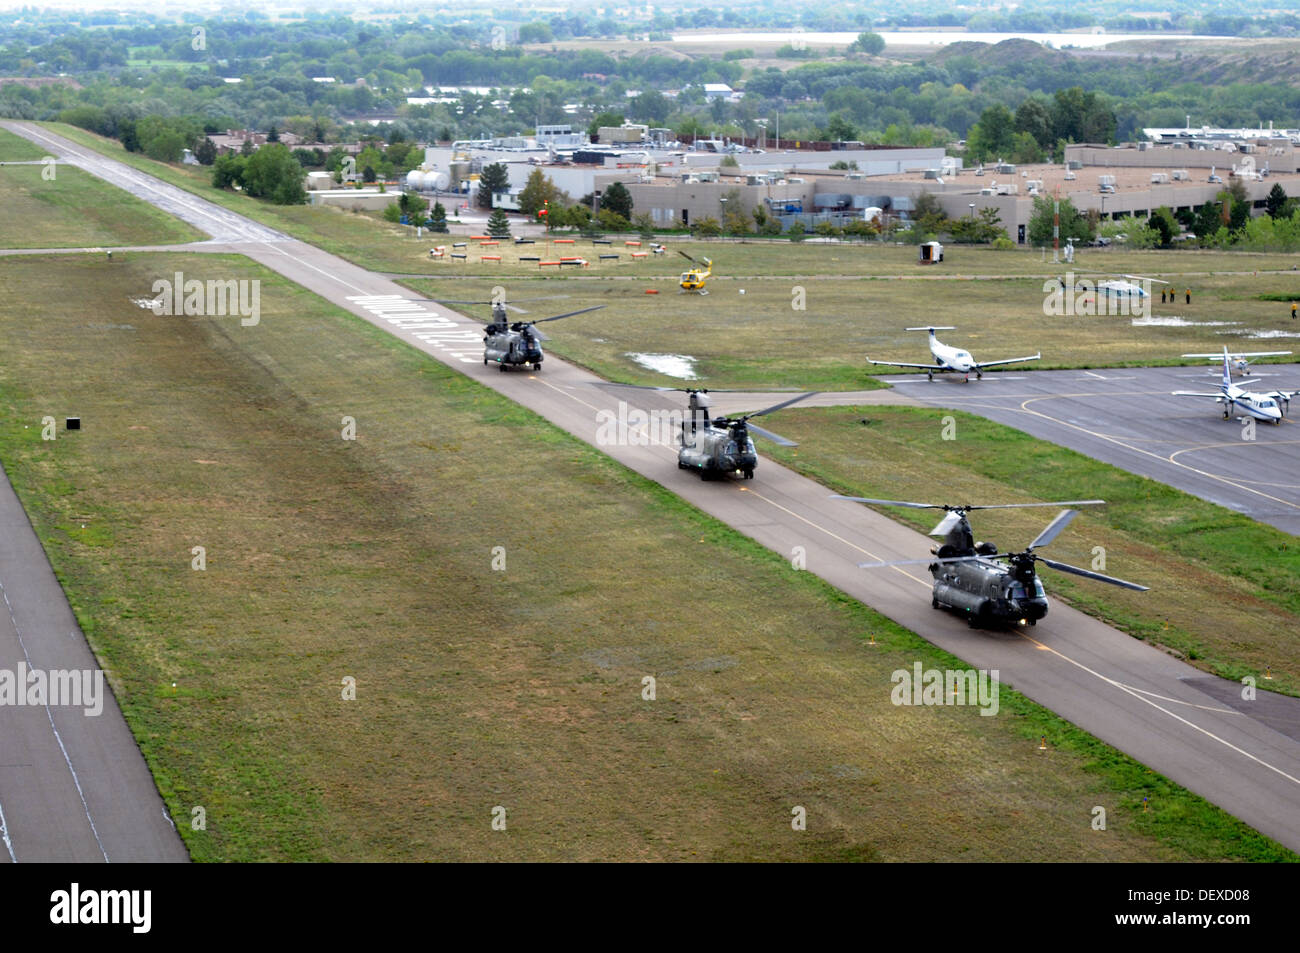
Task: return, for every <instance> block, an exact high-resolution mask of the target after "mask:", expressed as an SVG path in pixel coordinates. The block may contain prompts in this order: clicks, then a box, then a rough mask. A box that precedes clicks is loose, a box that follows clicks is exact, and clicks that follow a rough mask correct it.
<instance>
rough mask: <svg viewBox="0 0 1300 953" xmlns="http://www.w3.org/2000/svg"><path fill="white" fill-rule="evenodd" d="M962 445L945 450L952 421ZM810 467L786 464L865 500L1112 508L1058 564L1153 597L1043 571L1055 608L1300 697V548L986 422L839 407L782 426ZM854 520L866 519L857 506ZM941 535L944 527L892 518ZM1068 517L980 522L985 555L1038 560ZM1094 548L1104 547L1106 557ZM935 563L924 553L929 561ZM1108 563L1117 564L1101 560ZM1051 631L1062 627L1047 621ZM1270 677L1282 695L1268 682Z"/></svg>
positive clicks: (1096, 513) (805, 413)
mask: <svg viewBox="0 0 1300 953" xmlns="http://www.w3.org/2000/svg"><path fill="white" fill-rule="evenodd" d="M950 416H951V417H952V418H953V419H954V420H955V428H956V429H955V439H952V440H944V439H942V431H943V428H944V419H945V418H947V417H950ZM781 433H782V435H784V436H787V437H789V438H790V439H792V440H796V441H798V442H799V445H800V446H799V449H798V451H797V453H796V452H791V451H789V450H783V449H781V448H776V449H774V450H773V451H772V455H773V456H775V457H777V458H778V459H781V460H782V461H783V462H788V463H790V464H792V465H793V466H795V467H797V468H798V469H800V470H801V471H803V472H805V473H807V474H808V475H810V476H812V477H814V478H816V479H818V480H820V481H822V482H824V483H825V484H826V485H827V486H831V487H834V488H836V490H837V491H839V492H843V493H845V494H846V495H851V496H868V497H873V498H877V499H895V500H896V499H903V500H913V501H916V502H922V503H979V504H988V503H1019V502H1029V501H1039V500H1079V499H1104V500H1106V505H1105V506H1088V507H1079V509H1080V510H1081V515H1080V516H1078V517H1077V518H1076V519H1075V521H1074V522H1073V523H1072V524H1071V526H1070V528H1069V529H1068V530H1067V531H1066V532H1065V533H1064V534H1063V535H1062V536H1060V537H1058V539H1057V540H1056V541H1055V542H1054V543H1052V545H1051V547H1050V549H1047V550H1045V551H1044V554H1045V555H1048V556H1049V557H1050V558H1053V559H1059V560H1061V561H1063V562H1066V563H1070V564H1071V565H1075V566H1081V567H1083V568H1085V569H1088V568H1097V569H1098V570H1099V571H1101V572H1104V573H1106V574H1108V575H1112V576H1119V577H1121V578H1124V579H1128V580H1131V581H1133V582H1137V583H1140V584H1142V585H1145V586H1149V587H1150V588H1151V591H1150V592H1132V591H1129V590H1126V589H1121V588H1118V587H1115V586H1108V585H1105V584H1103V583H1096V582H1088V581H1085V580H1082V579H1079V578H1077V577H1074V576H1070V575H1067V574H1064V573H1060V572H1056V571H1054V570H1051V569H1044V570H1043V579H1044V584H1045V585H1046V586H1047V588H1048V593H1049V597H1050V596H1052V595H1057V596H1061V597H1063V598H1064V599H1066V600H1067V601H1069V602H1070V603H1072V604H1074V605H1075V606H1076V607H1078V608H1080V609H1082V610H1084V611H1085V612H1088V613H1090V614H1091V615H1094V616H1097V617H1098V618H1100V619H1102V620H1103V621H1105V622H1107V623H1109V624H1111V625H1115V626H1118V627H1119V628H1122V629H1123V630H1125V631H1127V632H1129V633H1131V634H1133V635H1135V636H1137V637H1138V638H1140V639H1143V640H1145V641H1148V642H1151V643H1153V644H1156V645H1158V646H1161V647H1163V648H1166V649H1169V650H1172V651H1173V652H1175V653H1176V654H1178V655H1181V656H1182V657H1184V658H1186V659H1187V660H1189V661H1191V662H1192V664H1195V665H1197V666H1198V667H1200V668H1203V669H1205V670H1207V671H1210V672H1214V673H1215V674H1217V675H1222V676H1223V677H1225V678H1230V679H1241V678H1242V677H1244V676H1247V675H1250V676H1254V677H1256V678H1257V679H1260V682H1259V684H1261V685H1264V686H1266V687H1267V688H1269V689H1272V690H1275V691H1282V692H1286V693H1289V694H1300V645H1298V644H1297V641H1296V633H1297V632H1300V545H1297V542H1296V539H1295V537H1293V536H1291V535H1289V534H1287V533H1284V532H1282V531H1281V530H1278V529H1274V528H1273V527H1271V526H1266V525H1264V524H1262V523H1257V522H1255V521H1254V520H1251V519H1250V518H1248V517H1246V516H1243V515H1241V514H1239V513H1234V512H1232V511H1231V510H1227V509H1225V508H1223V507H1220V506H1216V505H1214V504H1213V503H1208V502H1205V501H1203V500H1201V499H1198V498H1197V497H1194V496H1191V495H1189V494H1186V493H1183V492H1181V491H1179V490H1175V489H1173V488H1172V487H1169V486H1166V485H1164V484H1162V483H1158V482H1156V481H1155V480H1149V479H1146V478H1145V477H1140V476H1135V475H1133V474H1131V473H1128V472H1126V471H1123V470H1120V469H1118V468H1116V467H1112V466H1109V465H1107V464H1104V463H1101V462H1099V461H1097V460H1093V459H1092V458H1090V457H1086V456H1084V455H1083V454H1079V453H1075V452H1074V451H1071V450H1066V449H1064V448H1061V447H1056V446H1054V445H1052V444H1049V443H1046V442H1044V441H1041V440H1036V439H1034V438H1033V437H1030V436H1029V435H1027V434H1025V433H1022V432H1020V431H1018V430H1014V429H1012V428H1010V427H1006V426H1003V425H1001V424H996V423H993V422H992V421H989V420H985V419H984V418H982V417H976V416H972V415H970V414H963V413H959V412H956V411H950V410H941V409H937V408H936V409H923V410H922V409H913V408H902V407H857V408H854V407H841V408H831V409H817V410H800V409H799V408H797V407H795V408H790V409H788V410H784V411H782V412H781ZM844 505H845V506H852V505H855V504H851V503H845V504H844ZM879 509H880V511H881V512H882V513H885V514H887V515H888V516H890V517H892V518H894V519H896V520H898V521H900V522H902V523H906V524H907V525H909V526H911V527H913V528H914V529H917V530H919V531H921V532H929V531H930V529H931V528H932V527H934V525H935V524H936V523H937V522H938V521H939V516H940V515H942V514H941V513H939V511H927V510H907V509H903V508H901V507H888V506H885V507H879ZM1056 512H1057V511H1056V510H1053V509H1050V508H1042V509H1021V510H1016V509H1011V510H990V511H986V512H976V513H973V514H972V515H971V525H972V527H973V528H974V530H975V535H976V538H977V539H987V540H992V541H993V542H995V543H996V544H997V545H998V548H999V550H1000V551H1002V552H1009V551H1015V550H1019V549H1022V548H1024V546H1026V545H1027V544H1028V543H1029V542H1030V541H1032V540H1033V539H1034V537H1035V536H1037V535H1038V532H1039V531H1040V530H1041V529H1042V528H1043V527H1044V526H1046V525H1047V523H1048V522H1050V521H1051V519H1052V518H1053V517H1054V516H1055V515H1056ZM1095 547H1101V548H1102V550H1101V551H1099V550H1097V549H1095ZM925 555H926V553H925V552H918V553H917V554H916V556H917V558H922V557H924V556H925ZM1099 555H1104V560H1105V561H1104V564H1102V565H1096V566H1094V560H1095V559H1096V558H1097V557H1098V556H1099ZM1043 624H1044V625H1050V624H1051V617H1050V615H1049V617H1048V619H1047V621H1046V622H1045V623H1043ZM1267 669H1271V674H1272V677H1273V680H1272V681H1271V682H1266V681H1264V680H1263V676H1264V675H1265V673H1266V670H1267Z"/></svg>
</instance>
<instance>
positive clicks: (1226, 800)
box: [0, 122, 1300, 850]
mask: <svg viewBox="0 0 1300 953" xmlns="http://www.w3.org/2000/svg"><path fill="white" fill-rule="evenodd" d="M0 126H4V127H6V128H9V129H10V130H12V131H14V132H17V133H18V134H20V135H24V136H27V137H28V138H34V139H35V140H36V141H38V142H40V143H41V144H42V145H44V146H45V147H46V148H48V149H50V151H51V152H52V153H54V154H56V155H62V154H63V151H64V150H70V151H72V153H73V154H74V155H76V156H77V159H76V161H77V164H78V165H80V166H81V167H82V168H85V169H87V171H90V172H92V173H93V174H96V175H99V176H101V177H102V178H105V179H107V180H108V181H110V182H113V183H114V184H120V185H122V186H123V187H125V188H127V189H128V190H129V191H133V192H134V193H135V194H138V195H140V196H141V197H143V198H146V199H147V200H150V201H152V200H153V199H152V198H151V196H153V195H155V194H157V192H158V190H159V188H160V187H161V188H162V189H166V188H170V187H168V186H164V185H162V184H161V183H157V184H148V183H146V184H143V185H142V184H141V182H140V179H141V177H142V176H141V173H138V172H135V171H134V170H131V173H132V174H131V175H130V176H128V177H123V178H121V179H119V178H118V171H117V170H118V169H120V168H122V167H121V165H120V163H115V162H111V161H109V160H98V159H96V158H95V157H94V155H93V153H89V152H88V150H84V149H81V147H79V146H76V145H75V144H72V143H68V142H67V141H66V140H61V139H60V138H59V137H56V136H52V135H51V134H50V133H48V132H46V131H45V130H44V129H41V128H39V127H35V126H31V125H30V124H26V123H20V122H4V123H0ZM144 178H147V177H144ZM137 190H138V191H137ZM174 204H175V207H176V208H177V214H178V215H180V217H182V218H184V219H185V220H186V221H190V222H191V223H192V224H195V225H197V226H198V227H200V228H205V229H206V227H205V226H204V225H203V224H202V221H203V220H206V219H207V218H210V217H216V218H221V217H222V216H217V215H216V213H213V212H212V211H211V210H210V209H204V208H203V206H205V205H207V204H208V203H205V202H203V200H201V199H198V198H196V197H194V196H189V197H188V199H186V200H185V201H182V202H177V203H174ZM221 212H222V213H224V215H230V214H231V213H228V212H225V211H224V210H221ZM187 215H191V216H195V217H194V218H186V216H187ZM250 224H251V223H250ZM223 246H224V250H228V251H233V252H240V253H243V254H246V255H248V256H249V257H251V258H253V259H255V260H257V261H259V262H261V263H262V264H264V265H266V266H267V267H268V268H271V269H272V270H274V271H276V272H278V273H280V274H282V275H284V276H286V277H288V278H290V279H291V280H294V281H297V282H299V283H301V284H303V285H304V286H306V287H308V288H310V289H311V290H313V291H314V292H316V293H317V294H319V295H321V296H322V297H323V298H325V299H326V300H328V301H330V302H332V303H334V304H337V305H339V306H340V307H343V308H345V309H347V310H349V311H351V312H352V313H354V314H357V315H360V316H361V317H362V318H364V319H365V320H366V321H368V322H370V323H371V324H373V325H375V326H376V327H379V328H382V329H384V330H385V331H387V332H389V333H390V334H392V335H393V336H395V337H397V338H399V339H400V340H402V341H405V342H407V343H408V344H410V345H411V346H412V347H415V348H417V349H419V350H420V351H422V352H424V353H426V354H428V355H430V356H431V357H433V358H435V359H437V360H440V361H442V362H444V363H446V364H449V365H450V366H452V367H455V368H456V369H458V370H460V371H462V372H463V373H465V374H467V375H468V376H470V377H473V378H474V379H475V380H478V381H479V382H481V383H482V384H483V385H484V386H487V387H490V388H492V389H494V390H496V391H498V392H500V393H502V394H504V395H506V396H507V397H509V398H511V399H513V400H515V401H517V402H519V403H520V404H523V405H524V406H526V407H529V408H530V409H532V410H533V411H535V412H536V413H538V414H539V415H540V416H542V417H544V418H546V419H547V420H549V421H551V422H552V423H554V424H556V425H557V426H559V427H561V428H563V429H564V430H566V431H567V432H569V433H571V434H574V435H575V436H577V437H579V438H580V439H582V440H585V441H587V442H589V443H591V444H593V445H595V446H598V447H599V448H600V449H601V450H602V452H604V453H607V454H608V455H609V456H611V457H612V458H614V459H616V460H618V461H619V462H621V463H623V464H624V465H626V466H628V467H629V468H631V469H633V470H636V471H637V472H639V473H641V474H643V475H645V476H647V477H648V478H649V479H652V480H654V481H656V482H658V483H660V484H662V485H663V486H665V487H667V488H669V489H670V490H672V491H673V492H674V493H676V494H678V495H679V496H681V497H682V498H683V499H685V500H687V501H688V502H690V503H691V504H692V505H694V506H696V507H698V508H699V509H700V510H702V511H704V512H706V513H709V514H710V515H712V516H714V517H716V518H718V519H720V520H722V521H724V522H726V523H728V524H729V525H731V526H733V527H735V528H736V529H737V530H738V531H740V532H742V533H744V534H745V535H747V536H749V537H751V538H753V539H755V540H757V541H758V542H760V543H761V544H763V545H765V546H767V547H769V548H770V549H772V550H774V551H775V552H778V553H780V554H781V555H782V556H784V557H786V558H790V557H791V556H792V554H793V553H794V551H795V547H802V550H803V552H804V554H805V565H806V569H807V571H809V572H813V573H816V574H817V575H819V576H820V577H822V578H823V579H825V580H827V581H828V582H830V583H831V584H832V585H834V586H836V587H837V588H839V589H841V590H843V591H844V592H846V593H847V594H849V595H850V596H852V597H854V598H856V599H859V600H860V601H862V602H863V603H865V604H867V605H869V606H871V607H873V608H875V609H876V610H878V611H880V612H881V613H883V614H884V615H886V616H888V617H890V618H892V619H894V620H895V621H897V622H898V623H900V624H901V625H903V626H906V627H907V628H909V629H911V630H913V631H915V632H917V633H919V634H921V635H922V636H924V637H925V638H927V639H928V640H930V641H931V642H933V643H934V644H935V645H937V646H940V647H941V648H943V649H945V650H946V651H949V652H951V653H952V654H954V655H956V656H958V657H960V658H962V659H964V660H966V661H967V662H968V663H969V664H970V665H972V666H974V667H976V668H983V669H998V670H999V671H1000V673H1001V678H1002V680H1003V681H1004V682H1005V683H1007V684H1009V685H1010V686H1012V687H1014V688H1016V689H1017V690H1019V691H1021V692H1023V693H1024V694H1026V695H1027V696H1029V697H1030V698H1032V699H1034V700H1035V701H1037V702H1039V703H1040V704H1042V705H1044V706H1046V707H1048V708H1050V709H1052V710H1054V711H1056V712H1058V713H1059V714H1060V715H1062V716H1063V717H1065V718H1066V719H1068V720H1070V721H1072V722H1073V723H1075V724H1077V725H1079V726H1080V727H1081V728H1083V729H1085V730H1086V731H1089V732H1091V733H1092V734H1093V735H1095V736H1096V737H1098V738H1100V739H1102V740H1104V741H1106V742H1108V743H1109V744H1112V745H1114V746H1115V747H1116V748H1118V749H1120V750H1122V751H1124V752H1126V753H1128V754H1129V755H1131V756H1132V757H1134V758H1135V759H1136V760H1138V761H1140V762H1142V763H1144V764H1146V765H1148V766H1150V767H1151V768H1153V769H1155V770H1157V771H1159V772H1161V773H1162V774H1164V775H1166V776H1168V777H1170V778H1171V779H1173V780H1174V781H1176V782H1177V783H1179V784H1181V785H1183V786H1184V787H1186V788H1188V789H1190V790H1192V791H1194V792H1196V793H1197V794H1200V795H1201V796H1203V797H1205V798H1206V799H1208V800H1210V801H1212V802H1213V803H1215V804H1218V805H1219V806H1221V807H1223V808H1224V809H1226V810H1228V811H1229V812H1231V813H1233V814H1235V815H1236V816H1237V817H1239V818H1241V819H1242V820H1244V821H1246V822H1247V823H1249V824H1250V825H1252V826H1253V827H1255V828H1256V829H1258V830H1259V831H1261V832H1263V833H1265V834H1267V835H1268V836H1270V837H1273V838H1275V839H1276V840H1278V841H1279V842H1281V843H1283V844H1285V845H1287V846H1288V847H1290V848H1291V849H1292V850H1300V739H1298V738H1297V737H1296V735H1297V734H1300V732H1297V731H1294V730H1287V728H1288V726H1294V725H1295V724H1296V723H1297V721H1300V700H1296V699H1291V698H1283V697H1280V696H1277V697H1271V696H1265V697H1266V698H1267V704H1260V703H1254V704H1252V703H1246V702H1241V701H1237V702H1235V703H1233V704H1227V703H1225V702H1224V701H1223V700H1222V699H1224V698H1239V694H1240V686H1238V685H1236V684H1235V683H1232V682H1226V681H1223V680H1220V679H1215V678H1210V677H1207V676H1206V675H1205V673H1204V672H1202V671H1200V670H1198V669H1195V668H1193V667H1192V666H1189V665H1186V664H1185V663H1183V662H1180V661H1178V660H1176V659H1174V658H1172V657H1170V656H1168V655H1165V654H1164V653H1162V652H1159V651H1157V650H1155V649H1153V648H1151V647H1150V646H1148V645H1146V644H1144V643H1142V642H1139V641H1137V640H1136V639H1133V638H1130V637H1129V636H1127V635H1125V634H1123V633H1121V632H1118V631H1117V630H1115V629H1112V628H1110V627H1108V626H1106V625H1104V624H1102V623H1101V622H1098V621H1097V620H1095V619H1093V618H1091V617H1089V616H1086V615H1084V614H1082V613H1080V612H1076V611H1074V610H1072V609H1070V608H1068V607H1066V606H1063V605H1060V604H1057V603H1053V605H1052V610H1051V614H1050V615H1049V616H1048V617H1047V619H1045V620H1044V621H1043V622H1042V623H1040V624H1039V625H1038V626H1037V628H1035V629H1033V630H1027V631H1005V632H982V631H972V630H970V629H968V628H967V627H966V625H965V623H963V622H962V621H961V620H960V619H958V618H956V617H955V616H953V615H950V614H945V613H941V612H936V611H935V610H933V609H931V608H930V598H929V596H930V580H929V578H928V575H927V574H926V573H925V572H924V569H923V568H922V567H911V566H907V567H903V566H900V567H894V568H893V569H889V570H885V571H879V572H872V571H867V570H861V569H858V568H857V564H858V563H859V562H862V561H867V560H888V559H904V558H918V557H923V556H924V555H926V553H927V552H928V547H929V545H930V540H929V539H928V538H926V537H924V536H921V535H919V534H917V533H915V532H912V531H911V530H908V529H905V528H904V527H901V526H900V525H899V524H897V523H895V522H893V521H892V520H890V519H888V518H887V517H884V516H881V515H879V514H877V513H874V512H872V511H871V510H868V509H866V508H865V507H861V506H857V505H854V504H850V503H845V502H841V501H836V500H831V499H829V496H830V493H829V491H828V490H827V489H826V488H825V487H823V486H821V485H820V484H817V483H814V482H813V481H811V480H808V479H806V478H804V477H801V476H799V475H797V474H795V473H793V472H792V471H790V470H787V469H785V468H783V467H781V466H779V465H777V464H775V463H773V462H772V461H770V460H766V459H765V460H762V461H760V464H759V467H758V471H757V474H756V476H755V479H753V480H750V481H744V482H735V481H721V482H708V483H705V482H702V481H701V480H700V479H699V478H698V477H697V476H695V475H693V474H691V473H689V472H685V471H681V470H678V469H677V467H676V454H675V449H674V447H673V446H672V442H671V435H669V434H664V433H656V432H655V428H654V426H653V422H652V423H651V425H650V426H648V427H647V426H636V427H632V428H626V429H623V430H620V431H618V432H617V433H615V434H614V435H613V439H612V440H602V439H601V435H602V423H603V422H604V421H606V420H607V419H608V417H609V415H613V416H614V417H615V418H617V415H618V411H619V403H620V401H622V402H624V403H625V404H627V405H631V406H635V407H638V408H641V409H644V410H646V411H653V410H680V409H681V408H682V406H683V403H684V402H683V400H682V397H683V395H681V394H675V393H672V392H658V391H647V390H634V389H630V388H618V387H611V386H601V385H602V382H601V381H600V380H599V379H598V378H596V377H595V376H594V375H592V374H590V373H588V372H587V371H584V370H581V369H578V368H575V367H573V366H571V365H568V364H565V363H564V362H562V361H559V360H557V359H555V358H551V357H548V358H547V360H546V363H545V366H544V368H543V370H542V371H541V372H540V373H532V372H526V371H513V372H499V371H498V370H496V369H495V368H492V367H486V366H484V365H483V363H482V355H483V345H482V325H481V324H480V323H478V322H475V321H472V320H470V319H468V318H465V317H463V316H461V315H458V314H456V313H454V312H452V311H449V310H447V309H446V308H444V307H442V306H439V305H437V304H434V303H432V302H427V301H423V300H422V299H419V298H418V296H415V295H413V294H412V293H411V292H410V291H408V290H406V289H404V288H402V287H400V286H398V285H396V284H394V283H393V282H392V281H391V280H389V279H387V278H385V277H383V276H381V275H376V274H374V273H371V272H368V271H366V270H364V269H362V268H359V267H357V266H356V265H353V264H350V263H348V262H346V261H343V260H342V259H339V258H337V257H335V256H333V255H330V254H327V253H325V252H323V251H321V250H320V249H317V248H315V247H313V246H310V245H307V244H304V243H301V242H297V241H293V240H286V239H283V238H282V237H280V238H275V239H271V240H265V239H257V240H251V241H244V242H240V241H231V242H228V243H223ZM263 324H265V322H263ZM241 333H249V334H256V333H258V328H257V327H250V328H247V329H243V330H242V331H241ZM1004 383H1007V382H1004ZM936 386H938V385H936ZM957 386H961V385H957ZM993 386H1001V385H990V388H991V387H993ZM895 399H896V398H895ZM771 402H772V400H771V398H770V396H764V397H763V398H762V401H761V403H759V402H756V403H755V408H756V407H758V406H765V405H766V404H769V403H771ZM728 403H729V404H730V401H729V402H728ZM729 409H730V408H729ZM751 409H752V408H751ZM1208 409H1209V411H1210V412H1211V413H1213V412H1214V411H1213V407H1212V406H1211V407H1208ZM652 421H653V418H652ZM764 422H765V423H766V422H767V421H764ZM434 426H435V428H436V423H435V424H434ZM771 426H772V427H773V428H774V429H776V430H778V431H779V430H780V415H779V413H778V414H774V415H773V417H772V419H771ZM608 429H609V428H608V426H606V427H605V430H606V431H608ZM1284 429H1285V428H1284ZM605 435H606V436H607V435H608V434H605ZM1265 436H1267V435H1265ZM1110 568H1111V570H1112V571H1113V572H1115V573H1116V574H1118V575H1120V576H1126V577H1129V578H1134V579H1135V580H1136V581H1141V578H1140V577H1141V573H1140V568H1141V567H1138V566H1130V567H1125V566H1112V567H1110ZM916 569H921V572H920V573H917V572H915V571H914V570H916ZM790 571H791V572H794V571H796V570H794V569H793V568H792V569H791V570H790ZM864 651H869V649H865V648H864ZM890 688H891V686H890V685H889V684H887V683H886V684H881V685H878V686H863V687H862V690H863V691H888V690H889V689H890ZM1048 741H1049V745H1050V743H1051V739H1050V738H1049V739H1048ZM0 777H2V776H0ZM5 796H6V795H5V792H4V789H3V786H2V785H0V802H3V801H4V798H5ZM1092 806H1093V802H1092V801H1091V800H1089V801H1088V803H1086V804H1084V803H1080V805H1079V811H1080V815H1079V816H1080V823H1087V822H1088V820H1089V817H1090V814H1089V812H1090V811H1091V808H1092Z"/></svg>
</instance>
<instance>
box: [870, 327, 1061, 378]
mask: <svg viewBox="0 0 1300 953" xmlns="http://www.w3.org/2000/svg"><path fill="white" fill-rule="evenodd" d="M906 330H908V331H929V332H930V353H931V354H932V355H934V363H933V364H905V363H902V362H901V361H873V360H872V359H871V358H867V363H868V364H880V365H883V366H885V367H919V368H921V369H922V370H924V371H925V376H926V377H927V378H929V379H930V380H934V374H935V372H936V371H938V372H939V373H940V374H945V373H951V374H964V375H965V380H967V381H969V380H970V372H971V371H974V372H975V377H976V379H979V378H982V377H983V376H984V368H986V367H996V366H998V365H999V364H1019V363H1021V362H1022V361H1036V360H1038V359H1039V358H1040V357H1042V356H1043V355H1042V354H1035V355H1034V356H1033V357H1012V358H1007V359H1006V360H1004V361H977V360H975V358H973V357H971V353H970V351H963V350H962V349H961V348H958V347H949V346H948V345H947V344H944V343H943V342H942V341H940V340H939V339H938V338H937V337H935V336H934V332H935V331H955V330H957V329H956V328H954V327H950V326H938V327H932V328H930V327H926V328H907V329H906Z"/></svg>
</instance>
